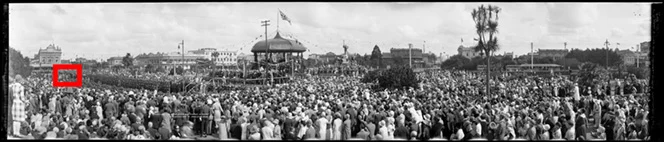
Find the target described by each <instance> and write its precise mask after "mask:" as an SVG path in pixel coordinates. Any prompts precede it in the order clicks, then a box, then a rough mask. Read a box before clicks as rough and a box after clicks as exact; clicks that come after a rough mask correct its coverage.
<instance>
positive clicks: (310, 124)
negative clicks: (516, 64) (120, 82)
mask: <svg viewBox="0 0 664 142" xmlns="http://www.w3.org/2000/svg"><path fill="white" fill-rule="evenodd" d="M309 71H312V70H309ZM338 71H339V70H336V72H338ZM315 72H317V71H313V72H312V73H315ZM359 78H360V76H317V75H312V76H308V77H305V78H298V79H295V80H293V81H292V82H290V83H286V84H277V85H273V86H269V87H260V88H246V89H236V90H227V91H222V92H214V93H187V94H183V93H167V92H157V91H154V90H138V89H126V88H117V87H113V88H112V87H109V85H104V84H96V83H94V82H86V83H85V84H86V85H85V87H83V88H78V89H58V88H53V87H50V85H48V84H49V83H50V80H49V79H48V78H41V77H27V78H22V77H20V76H18V77H12V78H11V79H10V83H11V84H10V89H11V94H12V95H10V96H11V98H10V100H12V101H9V103H10V104H11V105H10V106H11V111H10V114H8V116H11V117H8V118H10V119H11V121H8V123H9V125H10V128H12V129H11V130H10V131H8V133H9V134H8V135H10V136H13V137H17V138H24V139H115V140H174V139H231V140H310V139H316V140H351V139H362V140H435V139H449V140H519V139H523V140H596V139H601V140H632V139H638V140H648V139H649V136H650V133H649V131H648V130H649V129H651V128H649V127H648V126H649V125H648V123H649V120H648V115H649V105H650V104H649V103H650V100H649V92H648V91H647V90H643V89H641V91H632V92H630V93H623V94H620V93H616V94H614V95H609V94H607V91H604V90H602V89H603V88H597V89H587V91H588V93H584V91H581V89H579V86H578V85H576V83H574V81H572V80H570V79H569V78H566V77H555V78H532V77H517V78H507V77H496V78H493V79H492V80H490V82H491V83H490V85H491V86H493V87H492V90H491V91H490V93H488V94H487V92H485V91H484V90H485V89H484V81H483V79H484V76H483V75H482V74H481V73H470V72H463V71H430V72H424V73H419V74H418V78H419V79H420V80H421V81H422V82H421V83H420V85H419V86H420V87H419V88H410V89H405V90H378V91H372V90H369V88H371V86H372V85H373V84H371V83H368V84H367V83H361V82H360V81H359ZM641 84H643V82H641ZM645 85H647V84H645ZM109 88H111V89H109ZM605 88H609V87H605ZM620 88H623V89H628V88H626V87H620ZM616 90H617V89H616ZM619 92H623V91H619Z"/></svg>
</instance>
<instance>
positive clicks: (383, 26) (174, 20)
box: [9, 3, 651, 59]
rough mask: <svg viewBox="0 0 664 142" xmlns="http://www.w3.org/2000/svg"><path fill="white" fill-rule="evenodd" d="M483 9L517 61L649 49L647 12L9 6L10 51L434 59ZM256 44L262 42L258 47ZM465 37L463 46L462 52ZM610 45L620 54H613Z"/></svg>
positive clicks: (614, 7)
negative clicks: (271, 47) (272, 43)
mask: <svg viewBox="0 0 664 142" xmlns="http://www.w3.org/2000/svg"><path fill="white" fill-rule="evenodd" d="M481 4H493V5H497V6H499V7H500V8H502V11H501V12H500V14H499V15H500V19H499V26H498V28H499V31H500V33H499V34H498V38H499V41H500V45H501V50H499V51H498V54H502V53H503V52H514V53H515V54H517V55H521V54H526V53H528V52H530V42H534V45H535V50H537V49H563V42H567V43H568V45H567V48H568V49H569V48H581V49H585V48H588V47H590V48H597V47H603V43H604V41H605V40H606V39H608V40H609V42H611V43H612V46H611V48H616V47H618V48H620V49H629V48H630V47H632V46H635V45H636V44H637V43H640V42H643V41H649V40H650V19H651V18H650V4H649V3H590V4H584V3H112V4H104V3H93V4H10V5H9V45H10V46H11V47H13V48H15V49H18V50H19V51H21V52H22V53H23V55H24V56H25V55H27V56H29V57H31V58H32V57H33V56H34V54H36V53H37V52H38V50H39V48H45V47H46V46H48V45H49V44H51V43H55V44H56V45H58V46H60V47H61V48H62V50H63V59H73V58H75V57H76V56H77V55H78V56H79V57H85V58H92V59H106V58H109V57H112V56H123V55H124V54H126V53H127V52H129V53H131V54H132V55H136V54H139V53H149V52H177V51H178V49H177V46H178V43H179V42H181V41H182V40H185V48H186V49H187V50H191V49H198V48H218V49H219V50H239V51H240V52H241V53H245V54H247V53H250V50H251V47H252V46H253V45H254V44H255V42H257V41H258V40H261V39H264V37H260V36H261V35H263V34H264V32H265V31H264V30H265V28H264V27H261V26H260V21H261V20H265V19H269V20H270V21H271V25H270V26H269V27H268V37H270V38H272V37H274V35H275V33H276V30H277V18H278V9H281V10H282V11H283V12H284V13H285V14H286V15H287V16H288V18H290V20H291V21H292V24H289V23H288V22H285V21H283V20H281V21H280V22H279V31H280V33H281V34H282V35H284V36H285V37H290V36H292V38H295V39H298V40H300V41H301V42H302V43H303V44H304V45H305V46H306V47H307V48H308V49H309V50H310V51H309V52H306V53H305V55H308V54H311V53H326V52H334V53H337V54H339V53H342V52H343V48H342V44H343V43H342V42H343V40H345V41H346V44H347V45H349V46H350V49H349V52H351V53H360V54H365V53H366V54H370V53H371V50H372V48H373V46H374V45H378V46H379V47H380V48H381V50H382V51H383V52H389V49H390V48H393V47H394V48H405V47H407V44H408V43H413V44H414V46H415V47H417V48H421V47H422V46H423V44H424V41H426V44H425V45H426V49H425V50H426V52H433V53H435V54H436V55H439V54H440V53H443V52H445V53H446V54H450V55H452V54H457V51H456V49H457V48H458V47H459V45H461V44H463V45H466V46H469V45H474V44H475V43H474V42H472V41H473V38H474V37H476V34H475V29H474V24H473V21H472V17H471V15H470V12H471V11H472V9H474V8H477V7H478V6H479V5H481ZM257 38H258V40H257ZM462 38H463V40H464V43H461V39H462ZM615 43H620V44H621V45H619V46H616V44H615Z"/></svg>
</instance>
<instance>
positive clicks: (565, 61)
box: [563, 42, 569, 69]
mask: <svg viewBox="0 0 664 142" xmlns="http://www.w3.org/2000/svg"><path fill="white" fill-rule="evenodd" d="M564 44H565V56H567V53H569V52H567V42H565V43H564ZM565 56H563V63H564V64H565V66H567V60H566V58H565ZM567 69H569V66H568V67H567Z"/></svg>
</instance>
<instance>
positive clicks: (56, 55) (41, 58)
mask: <svg viewBox="0 0 664 142" xmlns="http://www.w3.org/2000/svg"><path fill="white" fill-rule="evenodd" d="M61 58H62V49H60V47H59V46H55V45H53V44H50V45H48V46H47V47H46V48H45V49H39V52H38V53H37V55H35V56H34V58H33V59H32V60H31V66H32V67H38V68H41V67H53V64H60V63H61V60H60V59H61Z"/></svg>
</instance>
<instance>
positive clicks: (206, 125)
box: [200, 100, 213, 137]
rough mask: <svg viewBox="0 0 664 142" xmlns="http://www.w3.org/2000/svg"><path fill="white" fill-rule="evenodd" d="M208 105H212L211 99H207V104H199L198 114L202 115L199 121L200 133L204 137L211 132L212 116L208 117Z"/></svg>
mask: <svg viewBox="0 0 664 142" xmlns="http://www.w3.org/2000/svg"><path fill="white" fill-rule="evenodd" d="M210 105H212V101H211V100H208V102H207V104H203V105H201V109H200V111H201V112H200V115H201V117H202V119H201V121H202V122H201V123H202V125H203V126H202V127H201V128H202V129H201V130H202V133H201V134H202V135H203V137H206V136H207V135H209V134H211V133H212V120H213V118H212V117H210Z"/></svg>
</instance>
